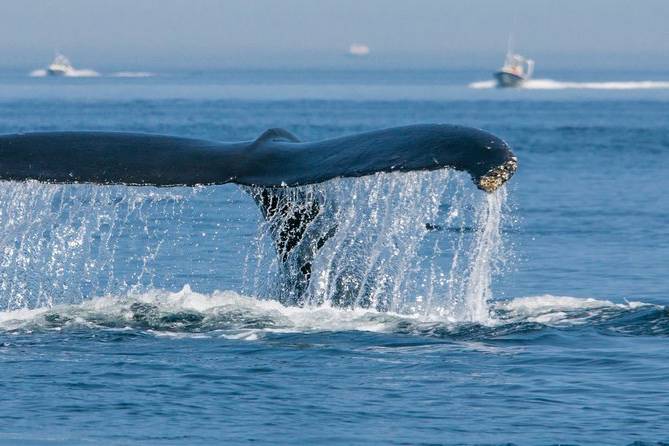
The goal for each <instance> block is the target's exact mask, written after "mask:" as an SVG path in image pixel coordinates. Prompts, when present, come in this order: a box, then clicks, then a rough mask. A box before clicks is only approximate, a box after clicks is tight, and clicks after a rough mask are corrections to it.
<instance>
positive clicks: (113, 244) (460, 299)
mask: <svg viewBox="0 0 669 446" xmlns="http://www.w3.org/2000/svg"><path fill="white" fill-rule="evenodd" d="M251 192H253V191H251ZM220 193H222V190H221V189H220V187H219V188H217V187H214V188H200V189H190V188H170V189H160V188H138V187H125V186H93V185H49V184H42V183H37V182H25V183H15V182H2V183H0V219H1V221H2V223H1V224H2V230H1V232H0V250H1V251H2V253H3V258H2V269H1V270H0V293H1V294H0V308H2V309H3V310H14V309H20V308H38V307H50V306H53V305H58V304H69V303H79V302H81V301H83V300H86V299H90V298H94V297H98V296H103V295H112V296H119V297H122V296H125V295H128V293H137V292H145V291H148V290H151V289H153V288H161V287H165V286H166V287H167V288H168V289H171V288H174V289H180V288H181V287H183V286H184V285H185V284H187V283H189V282H190V280H189V272H188V271H179V272H177V273H175V272H174V271H171V270H169V271H168V268H167V267H165V266H164V265H165V264H166V263H167V262H166V259H168V260H169V258H170V256H174V255H177V254H178V255H184V252H183V251H184V247H186V249H188V246H194V245H195V244H198V245H199V244H209V246H208V249H209V250H210V252H214V250H217V249H218V248H219V246H224V245H225V244H226V243H227V240H226V237H225V234H226V225H229V226H232V223H230V219H229V218H227V212H226V209H225V207H226V206H227V205H226V203H225V201H224V200H223V203H222V204H221V203H218V202H217V204H216V206H218V208H216V211H215V212H216V214H215V215H203V214H202V213H200V214H198V212H199V211H196V210H195V209H201V208H202V206H201V202H202V201H207V200H209V201H216V200H215V199H216V195H217V194H220ZM241 196H242V195H241V194H240V197H241ZM282 199H284V200H287V201H288V202H291V200H292V202H293V204H299V205H304V206H310V205H312V203H313V202H314V201H317V202H318V209H317V212H318V215H317V217H316V218H315V219H313V221H311V222H310V223H309V225H308V227H307V228H305V231H304V236H303V238H302V241H301V242H300V243H299V245H298V246H297V248H296V249H293V250H292V251H291V252H290V253H289V255H287V256H286V257H285V259H284V258H282V257H281V256H278V255H277V253H276V247H275V246H274V245H273V244H272V237H270V233H271V231H272V230H273V226H272V221H271V220H270V221H268V222H264V221H262V222H260V223H259V230H258V233H257V234H256V235H255V236H252V235H251V234H249V237H250V238H249V241H250V242H251V243H250V244H249V247H248V248H247V249H246V251H245V252H240V253H239V254H238V257H239V258H238V261H239V262H243V263H244V268H243V269H244V274H243V276H244V277H243V279H242V280H241V281H240V285H239V286H240V287H241V288H242V289H241V291H242V292H243V293H244V294H246V295H251V296H256V297H257V298H259V299H277V300H279V301H281V302H282V303H284V304H286V305H299V306H304V307H315V306H321V305H323V304H326V305H327V306H333V307H343V308H365V309H373V310H378V311H383V312H385V311H388V312H394V313H403V314H418V315H429V316H438V317H441V318H444V319H446V320H450V321H472V322H483V323H485V322H488V321H489V320H490V317H491V316H490V314H489V310H488V301H489V299H490V298H491V283H492V282H491V281H492V276H493V273H494V272H495V270H496V264H497V262H499V261H500V259H503V258H504V252H503V249H502V231H501V227H502V224H503V215H502V210H503V209H504V202H505V199H506V191H505V189H504V188H501V189H499V190H498V191H497V192H495V193H492V194H486V193H482V192H481V191H478V190H476V189H474V188H473V187H472V185H471V182H470V181H469V179H468V178H467V177H466V175H464V174H461V173H456V172H453V171H450V170H441V171H434V172H411V173H405V174H399V173H395V174H376V175H372V176H368V177H363V178H357V179H336V180H332V181H328V182H326V183H322V184H317V185H310V186H304V187H300V188H289V189H286V190H285V194H284V196H283V197H282ZM196 202H198V203H199V204H197V203H196ZM216 206H212V207H210V209H213V208H215V207H216ZM229 206H237V204H233V203H230V204H229ZM219 212H220V218H218V217H219V215H218V213H219ZM249 215H250V214H249ZM249 218H251V217H249ZM253 218H255V217H253ZM198 219H201V220H205V219H206V224H204V227H206V228H207V231H208V232H210V233H211V234H215V235H211V236H208V237H201V238H200V234H199V232H198V233H197V234H196V233H195V232H197V231H194V230H193V228H194V226H193V224H192V221H193V220H195V221H197V220H198ZM217 219H218V220H217ZM258 219H259V220H261V219H260V218H258ZM213 221H218V223H216V224H214V223H212V222H213ZM227 229H230V228H227ZM198 231H200V229H198ZM323 234H325V235H326V236H323ZM202 235H203V236H204V235H205V234H204V232H203V233H202ZM198 252H200V251H198ZM201 252H206V250H205V251H201ZM305 258H306V259H308V260H309V265H310V275H309V277H310V280H308V281H307V282H304V283H297V282H296V279H295V272H296V271H299V270H300V268H303V267H304V263H305ZM444 258H446V259H448V260H447V261H446V262H444V261H439V262H437V261H436V259H439V260H443V259H444ZM193 261H194V262H195V261H198V262H200V263H202V262H204V263H210V265H209V266H208V269H206V271H210V272H211V274H212V277H216V276H215V275H216V269H217V268H218V266H217V263H216V262H217V260H216V259H215V258H214V257H210V258H200V259H193ZM439 265H449V267H448V268H443V267H440V266H439ZM168 274H171V275H172V276H171V279H170V281H165V280H163V276H165V275H168ZM166 283H167V285H165V284H166ZM218 288H219V289H226V284H225V283H222V284H220V286H218ZM227 288H230V287H229V286H228V287H227ZM296 290H298V291H299V292H298V291H296Z"/></svg>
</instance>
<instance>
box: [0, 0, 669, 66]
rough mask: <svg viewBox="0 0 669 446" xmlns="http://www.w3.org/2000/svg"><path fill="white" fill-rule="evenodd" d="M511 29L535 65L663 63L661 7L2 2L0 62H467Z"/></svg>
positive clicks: (588, 2)
mask: <svg viewBox="0 0 669 446" xmlns="http://www.w3.org/2000/svg"><path fill="white" fill-rule="evenodd" d="M510 32H513V34H514V36H515V42H516V47H517V49H518V50H519V51H520V52H522V53H524V54H527V55H528V56H532V57H534V58H539V57H541V58H542V64H543V65H544V66H546V64H551V63H553V64H554V65H555V64H558V65H559V64H567V65H570V64H573V65H577V64H580V63H585V64H587V65H589V66H597V65H598V64H602V65H622V64H624V63H630V64H631V65H632V66H634V65H637V64H640V65H649V64H650V65H655V66H657V67H667V66H668V65H669V61H668V59H669V0H626V1H623V0H411V1H397V0H311V1H309V0H218V1H216V0H160V1H159V0H113V1H112V0H105V1H102V0H60V1H46V0H42V1H40V0H0V51H1V52H2V54H3V57H2V59H1V60H0V65H3V66H6V67H8V66H15V67H35V66H36V65H37V66H39V65H44V64H45V63H47V62H49V60H50V59H51V58H52V56H53V51H54V49H59V50H60V51H62V52H63V53H65V54H66V55H68V56H70V58H71V59H72V60H73V62H75V65H78V66H81V67H84V66H90V67H92V68H97V67H102V68H104V67H116V68H118V69H123V68H133V69H137V68H140V69H141V68H150V67H156V66H160V67H170V66H171V67H174V68H180V67H196V68H208V67H233V66H246V67H249V66H260V67H262V66H267V67H272V66H282V67H291V66H295V67H301V66H336V65H346V64H349V65H350V64H352V63H365V64H370V66H382V65H388V66H392V65H402V64H406V65H407V66H409V67H410V66H430V65H431V66H435V67H444V66H454V67H463V66H464V67H467V66H479V65H480V64H482V63H485V64H487V63H489V61H491V60H494V61H495V62H496V63H497V62H500V60H499V59H500V58H501V57H503V53H504V51H505V47H506V40H507V36H508V34H509V33H510ZM353 42H361V43H365V44H367V45H369V46H370V48H371V49H372V53H371V54H370V56H369V57H368V58H367V60H365V61H364V62H360V61H354V60H353V59H352V58H350V57H347V56H346V54H345V53H346V50H347V48H348V46H349V45H350V44H351V43H353ZM551 61H552V62H551Z"/></svg>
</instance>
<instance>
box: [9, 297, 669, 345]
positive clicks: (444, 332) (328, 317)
mask: <svg viewBox="0 0 669 446" xmlns="http://www.w3.org/2000/svg"><path fill="white" fill-rule="evenodd" d="M491 310H492V311H491V317H490V318H489V319H488V320H487V321H486V322H485V323H474V322H462V321H457V320H453V319H450V318H448V317H442V316H438V315H423V314H399V313H394V312H382V311H377V310H372V309H362V308H356V309H341V308H335V307H332V306H330V305H321V306H313V307H311V306H310V307H291V306H284V305H282V304H280V303H278V302H276V301H274V300H267V299H258V298H254V297H249V296H244V295H240V294H238V293H236V292H234V291H222V292H219V291H217V292H214V293H211V294H201V293H197V292H194V291H192V290H191V289H190V287H189V286H185V287H184V288H183V289H182V290H181V291H178V292H168V291H162V290H150V291H148V292H145V293H141V294H128V295H125V296H105V297H100V298H96V299H92V300H89V301H85V302H82V303H80V304H73V305H56V306H54V307H53V308H38V309H20V310H12V311H4V312H0V331H2V332H5V333H8V332H13V333H26V332H48V331H81V330H134V331H139V332H145V333H150V334H153V335H156V336H191V337H222V338H228V339H243V340H250V341H251V340H259V339H263V338H266V337H267V336H272V335H277V334H282V333H306V334H308V333H322V332H351V331H360V332H374V333H389V334H398V335H414V336H423V337H432V338H441V339H453V340H492V339H498V338H504V337H510V336H517V335H522V334H526V333H533V332H537V331H542V330H547V329H560V330H570V329H571V330H573V329H579V328H584V327H585V328H589V329H592V328H594V329H596V330H599V331H602V332H604V333H608V334H621V335H646V336H667V335H669V308H667V307H664V306H659V305H652V304H646V303H641V302H627V303H623V304H616V303H613V302H610V301H607V300H596V299H583V298H576V297H564V296H551V295H543V296H533V297H519V298H515V299H511V300H508V301H498V302H495V303H494V304H492V305H491Z"/></svg>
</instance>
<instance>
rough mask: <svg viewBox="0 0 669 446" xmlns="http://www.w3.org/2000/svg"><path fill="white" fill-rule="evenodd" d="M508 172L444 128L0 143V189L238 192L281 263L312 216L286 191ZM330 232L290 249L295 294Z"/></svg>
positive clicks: (105, 135)
mask: <svg viewBox="0 0 669 446" xmlns="http://www.w3.org/2000/svg"><path fill="white" fill-rule="evenodd" d="M516 167H517V160H516V157H515V156H514V154H513V153H512V152H511V150H510V149H509V146H508V145H507V144H506V143H505V142H504V141H502V140H501V139H499V138H497V137H496V136H494V135H492V134H490V133H487V132H485V131H483V130H478V129H473V128H468V127H462V126H454V125H445V124H427V125H412V126H405V127H395V128H389V129H383V130H376V131H371V132H365V133H358V134H355V135H349V136H343V137H339V138H333V139H327V140H322V141H316V142H300V140H299V139H298V138H297V137H296V136H295V135H293V134H291V133H290V132H288V131H286V130H283V129H270V130H267V131H266V132H264V133H263V134H262V135H261V136H260V137H258V138H257V139H255V140H252V141H242V142H234V143H223V142H218V141H210V140H202V139H192V138H179V137H173V136H165V135H150V134H141V133H114V132H37V133H20V134H10V135H0V180H9V181H25V180H37V181H43V182H49V183H95V184H127V185H139V186H147V185H150V186H194V185H207V184H224V183H236V184H239V185H243V186H247V190H248V191H249V192H251V194H252V196H253V197H254V199H255V201H256V203H257V204H258V205H259V207H260V209H261V211H262V214H263V216H264V217H265V218H266V219H267V220H268V221H270V222H271V225H270V226H271V228H272V233H273V237H274V240H275V246H276V248H277V252H278V254H279V256H280V257H281V259H282V261H284V262H285V261H286V259H287V258H288V257H289V256H290V255H292V254H291V253H292V252H293V251H294V250H296V247H298V246H299V245H300V244H304V243H303V242H304V238H305V233H306V228H307V226H309V225H310V223H311V222H312V221H313V220H314V219H315V218H316V216H317V215H319V213H320V211H321V205H320V203H319V202H318V200H317V199H316V200H314V199H313V197H311V198H309V199H308V200H302V199H295V194H293V195H292V198H291V199H287V197H288V196H289V195H288V194H286V191H287V190H288V189H286V188H291V187H295V186H302V185H307V184H314V183H321V182H324V181H327V180H330V179H333V178H338V177H360V176H365V175H371V174H374V173H377V172H409V171H416V170H436V169H443V168H451V169H455V170H462V171H466V172H468V173H469V175H470V176H471V178H472V180H473V181H474V183H475V184H476V186H477V187H478V188H479V189H482V190H484V191H486V192H492V191H494V190H496V189H497V188H499V187H500V186H501V185H502V184H504V183H505V182H506V181H507V180H508V179H509V178H510V177H511V176H512V175H513V174H514V172H515V170H516ZM298 195H299V193H298ZM298 198H299V197H298ZM335 230H336V228H333V227H330V226H328V225H327V224H326V225H323V227H322V228H321V229H320V233H318V234H316V236H315V237H313V240H312V241H313V244H314V246H311V247H310V248H309V249H307V250H297V251H300V254H299V255H301V256H302V258H301V259H300V261H299V262H297V265H298V268H297V269H296V270H295V271H293V272H292V273H290V274H293V275H295V276H296V278H294V280H293V282H294V283H295V284H296V285H295V293H294V294H297V295H299V294H300V290H302V289H304V287H305V286H306V285H308V281H309V275H310V257H311V256H312V255H313V253H314V252H315V251H317V250H318V249H319V248H320V246H322V244H323V243H325V241H326V240H327V239H328V238H329V237H331V235H332V234H333V233H334V231H335ZM297 276H299V277H297Z"/></svg>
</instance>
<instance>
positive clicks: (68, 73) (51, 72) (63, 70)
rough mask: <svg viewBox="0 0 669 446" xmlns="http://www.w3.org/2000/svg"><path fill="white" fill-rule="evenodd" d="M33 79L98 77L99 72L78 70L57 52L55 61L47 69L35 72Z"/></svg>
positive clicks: (32, 73) (32, 72)
mask: <svg viewBox="0 0 669 446" xmlns="http://www.w3.org/2000/svg"><path fill="white" fill-rule="evenodd" d="M29 75H30V76H31V77H97V76H99V75H100V73H98V72H97V71H94V70H87V69H77V68H74V67H73V66H72V63H71V62H70V60H69V59H68V58H67V57H65V56H64V55H63V54H62V53H60V52H58V51H56V53H55V56H54V58H53V61H52V62H51V63H50V64H49V65H48V66H47V67H46V68H40V69H37V70H33V71H31V72H30V74H29Z"/></svg>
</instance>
